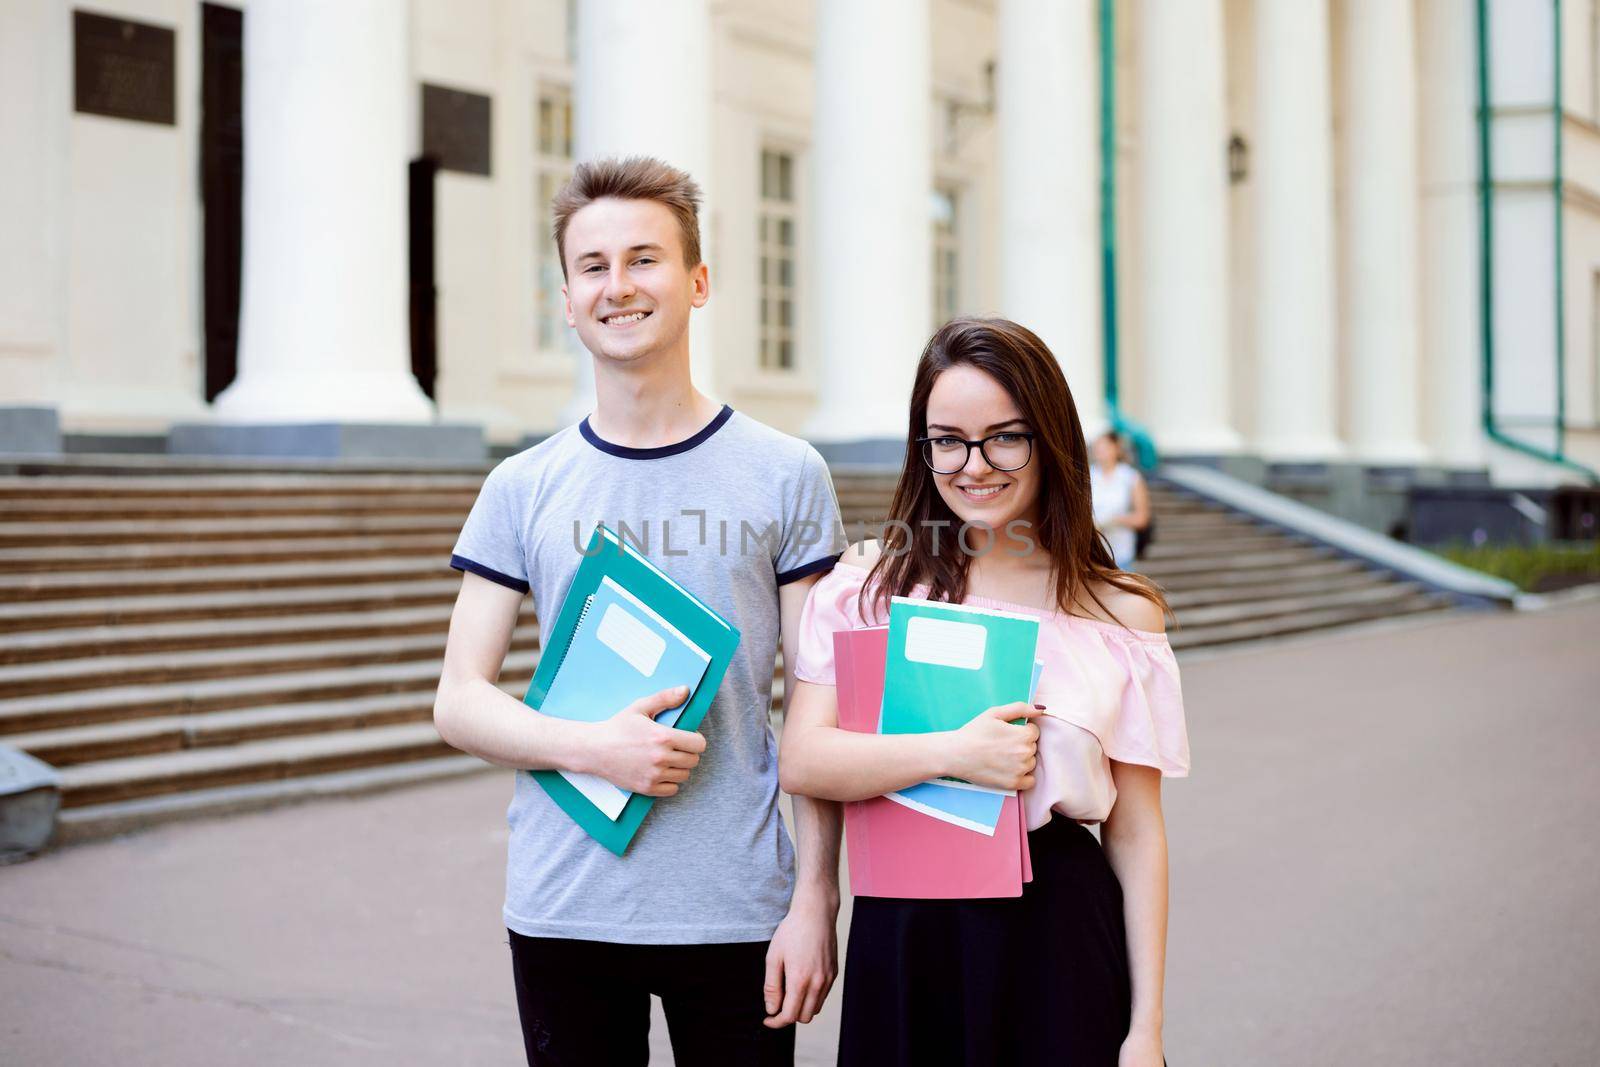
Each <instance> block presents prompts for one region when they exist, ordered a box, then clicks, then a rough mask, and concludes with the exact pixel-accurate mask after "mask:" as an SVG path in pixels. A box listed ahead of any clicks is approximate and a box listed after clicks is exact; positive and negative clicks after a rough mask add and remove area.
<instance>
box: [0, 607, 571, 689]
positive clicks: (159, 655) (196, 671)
mask: <svg viewBox="0 0 1600 1067" xmlns="http://www.w3.org/2000/svg"><path fill="white" fill-rule="evenodd" d="M538 639H539V634H538V629H537V628H536V627H533V626H519V627H518V628H517V629H516V630H515V631H514V632H513V634H512V638H511V647H512V648H534V647H535V646H537V644H538ZM444 642H445V633H444V630H443V629H442V628H441V629H438V630H436V631H435V632H432V633H426V634H409V635H395V636H391V635H381V636H378V637H364V638H351V639H348V640H341V641H318V642H312V643H307V644H299V645H283V644H276V645H268V646H265V647H260V648H220V649H216V648H208V649H197V650H194V651H188V652H155V653H148V654H133V655H120V656H99V657H96V658H94V659H90V660H65V661H62V662H58V663H57V662H46V663H23V664H18V665H15V666H8V667H4V668H0V693H5V694H6V697H7V699H9V698H12V697H27V696H43V695H45V694H50V693H73V692H81V691H82V690H85V689H104V688H109V687H113V686H128V685H165V684H168V683H172V682H185V681H200V680H203V679H207V678H241V677H250V676H255V675H262V674H283V673H290V672H298V671H303V670H320V669H325V668H343V667H358V666H365V665H369V664H378V663H404V662H409V661H412V660H419V659H433V660H438V659H440V658H441V657H442V656H443V654H444ZM5 703H6V701H4V700H0V707H4V705H5Z"/></svg>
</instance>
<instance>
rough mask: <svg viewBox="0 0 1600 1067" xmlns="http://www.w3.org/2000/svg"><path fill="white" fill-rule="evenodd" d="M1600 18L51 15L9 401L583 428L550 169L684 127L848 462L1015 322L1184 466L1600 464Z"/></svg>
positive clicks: (721, 379)
mask: <svg viewBox="0 0 1600 1067" xmlns="http://www.w3.org/2000/svg"><path fill="white" fill-rule="evenodd" d="M1597 3H1600V0H1563V2H1561V3H1555V2H1553V0H1484V2H1483V3H1482V4H1481V5H1480V4H1479V3H1477V2H1475V0H1115V2H1112V0H1104V2H1102V0H874V2H873V3H871V4H862V3H851V2H848V0H803V2H787V0H670V2H668V0H662V2H652V3H636V2H629V0H410V2H409V3H406V2H403V0H339V2H338V3H318V2H313V0H250V2H248V3H239V4H235V5H232V6H231V7H228V8H222V7H221V6H219V5H211V4H201V3H196V2H193V0H104V2H101V3H98V4H97V5H96V6H95V7H94V8H93V9H91V10H83V11H77V10H75V9H74V8H73V6H72V5H71V4H70V3H68V2H66V0H12V2H10V3H7V4H5V5H3V6H0V144H3V146H4V151H3V155H4V158H5V164H4V166H3V168H0V233H3V234H4V240H3V242H0V407H5V406H12V407H28V406H38V407H43V408H48V409H52V410H54V412H56V414H57V416H58V418H59V423H60V426H61V428H62V429H63V430H65V431H67V432H68V433H69V434H74V433H76V434H164V433H166V432H167V431H168V429H169V428H170V427H172V426H174V425H179V424H194V423H206V422H219V423H242V424H295V423H306V422H324V421H344V422H352V423H362V422H379V423H400V424H409V423H426V422H444V423H450V424H476V425H481V426H482V427H483V428H484V429H485V431H486V433H487V436H488V439H489V440H490V441H492V442H494V443H496V444H500V445H510V444H514V443H516V442H518V441H521V440H523V439H524V438H525V437H526V436H527V435H530V434H539V433H545V432H549V431H551V430H553V429H555V428H557V427H558V426H560V425H562V424H564V423H566V422H569V421H573V420H574V419H576V418H577V417H580V416H581V415H582V413H583V412H584V411H585V410H586V403H587V399H588V397H589V396H590V395H591V393H590V390H592V385H591V384H590V383H589V382H588V380H587V378H586V375H585V368H586V360H587V357H586V356H585V355H584V354H583V353H581V351H580V350H577V349H576V348H575V347H574V345H573V342H572V340H571V338H570V336H569V334H570V331H568V330H567V328H566V326H565V324H564V322H563V321H562V319H561V316H560V303H559V287H560V281H561V279H560V269H559V265H558V264H557V263H556V262H555V259H554V248H553V243H552V242H551V240H550V237H549V219H548V212H547V206H548V201H549V198H550V195H551V194H552V193H553V191H554V189H555V188H556V187H558V186H559V184H560V182H561V181H563V180H564V178H565V176H566V174H567V173H568V171H569V170H570V167H571V165H572V162H573V160H575V159H579V158H585V157H589V156H594V155H601V154H608V153H631V152H646V153H652V154H658V155H661V156H663V157H665V158H667V159H668V160H670V161H672V162H674V163H676V164H679V165H682V166H684V167H685V168H687V169H688V170H690V171H691V172H692V173H694V174H695V175H696V177H697V178H699V179H700V180H701V181H702V183H703V185H704V187H705V189H706V193H707V203H706V209H705V213H704V217H703V228H704V238H705V240H704V248H705V253H706V258H707V261H708V263H709V264H710V267H711V280H712V298H711V301H710V303H709V304H708V305H707V307H706V308H705V309H704V310H702V311H700V312H698V313H697V318H696V321H695V325H694V337H693V346H694V352H695V360H696V364H695V372H696V375H697V379H698V381H699V383H700V385H701V387H702V388H703V389H704V390H705V391H706V392H708V393H710V394H711V395H713V396H715V397H716V398H718V399H721V400H725V401H727V402H729V403H731V404H733V405H734V406H735V407H737V408H739V409H741V410H743V411H746V412H748V413H749V414H751V415H752V416H754V417H756V418H759V419H762V420H764V421H767V422H769V423H771V424H773V425H775V426H778V427H780V428H782V429H784V430H787V431H790V432H794V433H798V434H802V435H804V436H807V437H808V438H810V439H812V440H814V441H817V442H819V443H821V444H824V445H829V446H838V448H839V450H838V451H837V452H836V454H838V455H841V456H848V455H851V454H852V453H851V452H850V449H851V448H854V447H856V446H858V445H860V446H861V447H862V448H865V449H866V451H864V452H861V453H859V454H861V455H863V456H867V455H870V454H871V447H870V446H871V445H872V443H873V442H879V443H882V442H886V441H893V440H895V439H897V438H900V437H901V436H902V435H903V433H904V404H903V402H902V400H901V398H904V397H906V396H907V395H908V393H909V385H910V380H911V371H912V367H913V366H914V364H915V361H916V359H917V356H918V354H919V352H920V350H921V348H922V345H923V344H924V343H925V341H926V340H927V337H928V336H929V334H930V333H931V332H932V330H933V329H934V328H935V326H936V325H937V324H938V323H939V322H941V321H943V320H944V319H946V318H948V317H950V316H951V315H954V314H960V313H978V314H1000V315H1005V316H1008V317H1012V318H1015V319H1017V320H1019V321H1021V322H1023V323H1024V324H1026V325H1029V326H1031V327H1032V328H1034V329H1035V330H1036V331H1037V332H1039V333H1040V335H1041V336H1042V337H1043V338H1044V339H1045V340H1046V341H1047V342H1048V343H1049V344H1050V346H1051V347H1052V349H1053V350H1054V351H1055V353H1056V355H1057V356H1058V358H1059V359H1060V360H1061V363H1062V365H1063V367H1064V368H1065V370H1066V373H1067V377H1068V381H1069V383H1070V384H1071V385H1072V387H1073V390H1074V393H1075V396H1076V399H1077V402H1078V406H1079V409H1080V412H1081V413H1082V415H1083V417H1084V420H1085V423H1086V425H1088V426H1090V427H1103V426H1105V425H1107V424H1108V423H1109V422H1111V421H1112V420H1116V421H1118V422H1119V424H1121V423H1133V424H1136V425H1138V426H1142V427H1143V428H1144V429H1146V430H1147V431H1148V432H1149V434H1150V435H1151V436H1152V437H1153V439H1154V441H1155V443H1156V445H1157V446H1158V448H1159V449H1160V451H1161V452H1162V454H1163V455H1166V456H1200V457H1241V458H1244V459H1247V460H1251V461H1256V460H1259V461H1260V462H1262V463H1265V464H1280V465H1283V464H1288V465H1305V464H1345V465H1356V466H1361V467H1368V468H1373V467H1382V468H1394V469H1401V470H1417V469H1428V470H1433V471H1436V472H1488V474H1489V475H1490V476H1491V477H1492V478H1494V479H1495V480H1497V481H1505V482H1518V483H1533V484H1550V483H1552V482H1554V481H1558V480H1562V479H1566V478H1573V477H1580V478H1581V477H1582V471H1581V468H1583V467H1588V468H1591V469H1592V468H1595V467H1600V74H1597V62H1596V53H1597V48H1600V10H1597V6H1596V5H1597ZM1480 8H1481V9H1482V10H1481V13H1480ZM239 12H242V15H240V14H238V13H239ZM85 15H88V16H91V17H90V18H88V19H85V18H84V16H85ZM92 16H100V17H101V19H100V21H95V19H94V18H93V17H92ZM241 19H242V34H241V33H240V32H239V30H238V25H239V21H240V20H241ZM122 23H127V24H130V25H133V24H136V25H137V27H138V29H136V30H128V31H122V32H123V35H122V37H120V38H119V37H118V36H117V33H118V32H119V31H118V30H117V26H118V25H120V24H122ZM229 27H233V29H232V30H230V29H229ZM230 32H231V33H233V34H234V35H235V38H238V39H234V41H233V43H232V44H231V45H230V44H229V43H228V41H229V38H228V34H229V33H230ZM97 34H98V35H99V37H98V38H95V39H94V40H89V39H88V38H94V37H95V35H97ZM108 35H109V36H108ZM119 40H120V41H121V42H122V43H118V42H119ZM163 42H166V43H165V44H163ZM219 42H220V43H219ZM147 43H148V44H149V47H150V48H151V49H154V50H155V51H154V52H152V53H150V54H152V55H154V56H155V58H154V59H150V60H149V61H148V62H146V61H145V60H143V59H141V58H140V57H141V56H144V55H145V53H144V52H141V51H139V50H140V49H143V48H145V46H146V44H147ZM136 46H137V47H136ZM163 47H165V48H168V49H169V50H170V56H164V55H162V54H158V53H160V49H161V48H163ZM130 57H132V58H130ZM141 63H142V64H143V65H140V64H141ZM230 63H231V64H234V65H235V66H236V67H242V73H240V71H239V70H237V69H235V70H234V71H233V77H235V78H236V79H237V80H238V81H239V83H240V85H241V87H242V88H241V92H242V99H241V100H234V101H231V102H230V101H229V100H228V99H227V96H228V90H227V88H226V87H227V85H228V84H231V83H230V82H228V70H227V69H225V68H226V67H227V64H230ZM91 64H92V65H91ZM163 71H165V73H164V74H163ZM163 77H165V78H169V79H170V85H171V88H170V96H171V100H172V107H171V112H172V113H171V116H170V120H168V119H166V118H165V117H164V116H162V115H160V114H150V113H145V114H141V115H136V116H130V115H123V114H117V113H115V112H116V111H117V109H118V108H119V107H120V106H121V105H120V104H118V103H117V101H118V100H119V99H122V98H124V97H126V98H135V99H136V102H141V101H142V103H140V106H141V107H144V108H145V109H146V112H148V111H149V108H150V101H151V100H155V101H157V103H158V104H159V101H160V100H161V98H162V94H163V92H164V91H165V90H164V89H163V85H164V84H165V83H163V82H162V81H161V79H162V78H163ZM97 79H98V80H97ZM86 80H87V84H86ZM219 86H220V87H221V88H219ZM97 94H98V95H97ZM119 94H120V95H119ZM1484 104H1487V107H1483V106H1482V105H1484ZM156 111H158V112H159V107H157V108H156ZM1480 112H1481V114H1482V116H1483V118H1482V120H1481V121H1480ZM219 116H221V119H219ZM228 116H237V119H238V120H239V121H235V122H234V123H233V125H232V126H229V127H228V129H229V130H231V131H232V132H231V133H229V132H227V131H226V130H225V131H224V132H223V133H221V134H219V133H218V122H219V121H222V120H226V119H227V117H228ZM241 121H242V146H243V147H242V154H243V163H242V167H239V168H237V169H236V173H237V174H238V175H240V176H242V192H240V193H238V198H237V204H236V206H235V207H233V208H231V209H230V208H228V207H227V206H226V204H224V202H223V200H222V199H221V195H220V194H215V193H214V192H213V191H214V190H216V189H219V188H220V189H224V190H226V189H227V188H230V186H228V184H227V182H228V179H227V178H226V177H223V178H218V177H217V175H218V174H223V173H224V172H226V166H227V164H226V160H227V154H226V151H224V150H223V149H220V148H219V147H218V145H219V144H234V150H235V151H237V149H238V145H237V142H238V141H239V140H240V137H241V135H240V133H239V131H238V129H236V128H235V127H237V126H238V125H239V123H240V122H241ZM223 125H225V126H226V125H227V122H226V121H224V122H223ZM230 136H231V137H233V139H234V140H233V141H231V142H230V141H228V138H229V137H230ZM1486 150H1487V153H1486ZM219 159H220V160H222V161H223V162H222V163H220V164H219V163H218V162H217V161H218V160H219ZM418 160H424V161H425V162H424V163H423V164H415V163H414V161H418ZM408 165H409V166H410V167H411V169H410V180H409V184H408V177H407V175H408ZM219 167H220V168H221V169H219ZM219 182H220V183H221V184H218V183H219ZM238 184H239V182H238V181H237V180H234V185H238ZM217 205H222V206H217ZM229 210H232V211H235V212H236V213H237V215H238V218H237V220H236V222H233V223H227V219H226V218H225V217H224V216H225V215H226V214H227V212H228V211H229ZM224 223H227V224H226V225H224ZM230 225H231V226H232V229H231V230H230V229H229V226H230ZM230 233H232V234H234V235H235V237H234V238H233V240H232V241H231V242H230V239H229V236H228V235H229V234H230ZM225 261H226V262H225ZM228 263H232V264H234V265H233V266H232V267H231V268H229V267H228V266H227V264H228ZM230 270H231V271H232V272H233V273H230ZM233 278H236V279H237V280H236V281H230V279H233ZM230 284H231V285H233V286H235V288H236V290H237V295H236V297H235V296H233V295H230V294H232V292H233V290H230V289H229V285H230ZM230 307H231V308H232V309H233V312H232V313H233V315H234V316H235V319H236V321H235V322H234V323H233V324H232V326H231V327H230V324H229V322H228V321H226V320H227V316H228V309H229V308H230ZM419 307H422V308H423V309H424V310H423V311H422V312H420V313H419V311H418V309H419ZM419 314H420V315H421V317H420V319H419ZM230 331H231V332H230ZM229 338H232V342H231V343H232V344H233V345H235V346H236V347H235V348H234V349H233V350H232V351H230V352H227V353H224V352H223V350H224V349H226V348H227V347H228V345H229V343H230V342H229ZM419 338H422V340H419ZM419 345H423V346H425V347H426V348H427V352H426V358H425V359H422V360H420V362H419V357H418V355H417V349H418V346H419ZM224 354H225V355H226V358H223V355H224ZM1486 390H1487V392H1486ZM1486 396H1487V403H1486ZM862 443H865V444H862Z"/></svg>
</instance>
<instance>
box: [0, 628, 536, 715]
mask: <svg viewBox="0 0 1600 1067" xmlns="http://www.w3.org/2000/svg"><path fill="white" fill-rule="evenodd" d="M538 661H539V654H538V652H537V650H535V649H527V648H515V647H513V649H512V650H511V651H510V652H509V653H508V654H507V655H506V659H505V663H504V665H503V666H502V667H501V669H500V678H499V681H500V683H501V684H502V685H510V684H519V685H521V686H522V687H523V689H524V690H525V689H526V688H527V682H528V681H529V680H530V679H531V678H532V677H533V671H534V668H535V666H537V664H538ZM439 668H440V661H439V660H438V659H437V658H432V659H425V660H409V661H401V662H396V663H374V664H364V665H361V666H355V667H338V668H331V669H327V668H325V669H318V670H305V671H294V672H284V673H281V674H264V675H252V676H245V677H233V678H209V679H203V680H186V681H181V682H168V683H162V684H141V685H133V684H129V685H120V686H115V687H108V688H103V689H94V690H90V691H87V692H68V693H50V694H46V695H43V696H31V697H7V698H4V699H0V737H4V736H6V735H10V734H15V733H33V732H36V731H39V730H53V729H59V728H62V727H67V726H87V725H90V724H92V723H103V722H123V721H126V720H129V719H138V718H149V717H152V716H158V715H180V714H196V713H204V712H215V711H229V710H235V709H239V708H254V707H265V706H267V705H277V704H303V703H314V702H320V701H329V700H344V699H351V698H356V697H366V696H374V695H377V694H380V693H406V692H417V691H425V692H427V693H428V694H430V697H429V699H432V697H431V694H432V693H433V692H434V691H435V690H436V689H438V687H439ZM519 691H520V690H519Z"/></svg>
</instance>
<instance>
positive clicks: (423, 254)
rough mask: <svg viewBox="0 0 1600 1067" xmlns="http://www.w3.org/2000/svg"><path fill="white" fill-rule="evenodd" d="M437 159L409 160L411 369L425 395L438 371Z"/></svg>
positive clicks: (430, 395) (428, 392) (431, 397)
mask: <svg viewBox="0 0 1600 1067" xmlns="http://www.w3.org/2000/svg"><path fill="white" fill-rule="evenodd" d="M438 173H439V162H438V160H435V159H432V158H429V157H423V158H422V159H417V160H413V161H412V162H411V212H410V229H409V233H410V246H411V373H413V374H415V375H416V376H417V384H418V385H420V386H422V391H423V392H424V393H426V394H427V395H428V399H429V400H433V399H435V397H434V395H433V381H434V378H435V377H436V376H437V375H438V373H439V290H438V288H437V286H436V285H435V278H434V273H433V186H434V181H433V179H434V176H435V175H436V174H438Z"/></svg>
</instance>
